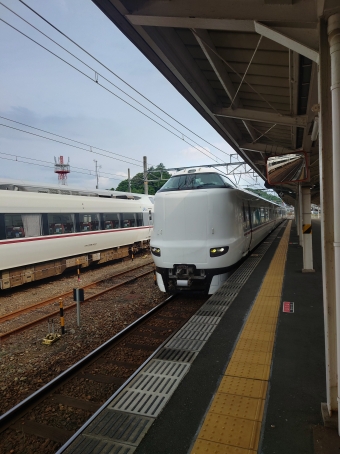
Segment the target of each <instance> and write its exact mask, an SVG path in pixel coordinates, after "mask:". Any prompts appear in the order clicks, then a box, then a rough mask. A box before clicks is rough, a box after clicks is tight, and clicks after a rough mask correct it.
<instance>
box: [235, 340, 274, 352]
mask: <svg viewBox="0 0 340 454" xmlns="http://www.w3.org/2000/svg"><path fill="white" fill-rule="evenodd" d="M237 346H238V348H240V349H242V350H256V351H258V352H271V351H272V350H273V346H274V340H272V341H264V340H255V341H254V340H253V339H239V341H238V342H237Z"/></svg>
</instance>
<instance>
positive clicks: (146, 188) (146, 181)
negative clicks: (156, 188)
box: [143, 156, 149, 194]
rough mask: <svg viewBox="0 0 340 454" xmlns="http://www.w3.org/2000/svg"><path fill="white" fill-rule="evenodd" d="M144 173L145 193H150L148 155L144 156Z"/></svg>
mask: <svg viewBox="0 0 340 454" xmlns="http://www.w3.org/2000/svg"><path fill="white" fill-rule="evenodd" d="M143 169H144V172H143V175H144V194H149V188H148V164H147V159H146V156H143Z"/></svg>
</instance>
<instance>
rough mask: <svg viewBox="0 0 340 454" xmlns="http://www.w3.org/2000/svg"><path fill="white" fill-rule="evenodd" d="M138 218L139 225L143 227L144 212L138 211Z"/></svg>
mask: <svg viewBox="0 0 340 454" xmlns="http://www.w3.org/2000/svg"><path fill="white" fill-rule="evenodd" d="M136 219H137V227H141V226H142V225H144V223H143V214H142V213H136Z"/></svg>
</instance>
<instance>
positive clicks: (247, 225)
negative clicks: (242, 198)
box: [242, 202, 251, 255]
mask: <svg viewBox="0 0 340 454" xmlns="http://www.w3.org/2000/svg"><path fill="white" fill-rule="evenodd" d="M242 209H243V234H244V242H243V251H242V253H243V255H245V254H247V253H248V251H249V247H250V242H251V218H250V206H249V202H248V203H247V204H246V205H245V204H244V202H243V204H242Z"/></svg>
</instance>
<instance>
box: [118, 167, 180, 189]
mask: <svg viewBox="0 0 340 454" xmlns="http://www.w3.org/2000/svg"><path fill="white" fill-rule="evenodd" d="M164 169H165V166H164V164H162V163H160V164H158V165H157V166H156V167H153V166H152V167H150V168H149V169H148V180H149V194H151V195H153V194H156V192H157V191H158V190H159V189H160V188H161V187H162V186H163V184H164V183H165V180H168V179H169V178H170V177H171V175H170V173H169V172H167V171H166V170H164ZM161 178H162V180H161ZM150 180H154V181H150ZM116 191H123V192H129V182H128V180H123V181H121V182H120V183H119V185H118V186H117V188H116ZM131 192H136V193H137V194H144V176H143V173H142V172H140V173H137V174H136V175H135V176H134V177H133V178H131Z"/></svg>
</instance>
